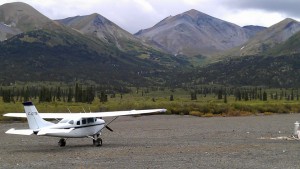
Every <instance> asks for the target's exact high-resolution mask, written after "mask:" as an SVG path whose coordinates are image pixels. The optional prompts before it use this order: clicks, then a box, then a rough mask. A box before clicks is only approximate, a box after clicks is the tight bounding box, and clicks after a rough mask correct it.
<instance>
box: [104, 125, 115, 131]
mask: <svg viewBox="0 0 300 169" xmlns="http://www.w3.org/2000/svg"><path fill="white" fill-rule="evenodd" d="M105 128H107V129H108V130H109V131H111V132H113V129H111V128H110V127H108V126H105Z"/></svg>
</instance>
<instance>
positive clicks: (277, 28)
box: [227, 18, 300, 56]
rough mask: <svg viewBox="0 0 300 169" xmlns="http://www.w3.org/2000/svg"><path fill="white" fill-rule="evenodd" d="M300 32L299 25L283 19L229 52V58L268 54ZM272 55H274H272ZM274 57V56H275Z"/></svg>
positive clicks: (293, 21) (291, 20)
mask: <svg viewBox="0 0 300 169" xmlns="http://www.w3.org/2000/svg"><path fill="white" fill-rule="evenodd" d="M299 31H300V23H299V22H297V21H295V20H293V19H289V18H287V19H285V20H283V21H281V22H279V23H277V24H275V25H273V26H271V27H269V28H268V29H266V30H264V31H262V32H260V33H258V34H257V35H256V36H255V37H253V38H252V39H250V40H249V41H248V42H247V43H245V44H243V45H242V47H239V48H235V49H234V50H232V51H230V52H229V54H227V55H230V56H247V55H261V54H263V53H266V54H268V51H270V50H272V48H273V47H275V46H276V45H279V44H282V43H284V42H285V41H286V40H288V39H289V38H290V37H291V36H293V35H294V34H295V33H297V32H299ZM273 54H274V53H273ZM275 55H276V54H275Z"/></svg>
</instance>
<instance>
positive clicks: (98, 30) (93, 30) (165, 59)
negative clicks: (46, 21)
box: [57, 13, 189, 66]
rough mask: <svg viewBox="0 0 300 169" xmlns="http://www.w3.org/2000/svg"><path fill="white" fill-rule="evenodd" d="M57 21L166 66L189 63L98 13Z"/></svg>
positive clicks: (129, 52) (130, 53)
mask: <svg viewBox="0 0 300 169" xmlns="http://www.w3.org/2000/svg"><path fill="white" fill-rule="evenodd" d="M57 21H58V22H59V23H61V24H63V25H65V26H67V27H69V28H72V29H73V30H76V31H77V32H79V33H81V34H83V35H86V36H88V37H90V38H93V39H98V40H100V41H102V42H103V43H104V44H107V45H110V46H116V47H117V48H118V49H120V50H121V51H123V52H125V53H127V54H128V55H130V56H132V57H137V58H140V59H144V60H145V61H147V60H148V61H151V62H156V63H159V64H162V65H165V66H178V65H180V64H181V65H186V64H189V63H188V61H186V60H185V58H174V57H171V56H170V55H168V54H165V53H163V52H161V51H159V50H156V49H153V48H152V47H150V46H148V45H146V44H144V43H142V42H141V41H140V40H139V39H138V38H136V37H135V36H133V35H132V34H130V33H129V32H127V31H125V30H124V29H122V28H120V27H119V26H118V25H116V24H114V23H113V22H111V21H110V20H108V19H106V18H105V17H103V16H101V15H99V14H96V13H95V14H91V15H86V16H76V17H69V18H66V19H62V20H57Z"/></svg>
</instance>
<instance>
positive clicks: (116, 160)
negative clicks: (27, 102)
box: [0, 114, 300, 169]
mask: <svg viewBox="0 0 300 169" xmlns="http://www.w3.org/2000/svg"><path fill="white" fill-rule="evenodd" d="M296 120H299V121H300V114H287V115H271V116H249V117H214V118H199V117H193V116H176V115H152V116H142V117H120V118H119V119H118V120H116V121H114V122H113V123H112V124H111V125H110V127H111V128H112V129H113V130H114V132H110V131H108V130H104V131H103V133H102V138H103V146H102V147H94V146H93V145H92V140H91V139H89V138H83V139H68V140H67V145H66V147H59V146H58V145H57V142H58V140H59V139H58V138H53V137H38V136H18V135H7V134H5V133H4V132H5V131H6V130H8V129H10V128H17V129H21V128H28V126H27V123H10V124H8V123H5V124H0V143H1V144H0V168H43V169H46V168H130V169H131V168H205V169H209V168H212V169H215V168H231V169H233V168H238V169H240V168H251V169H252V168H265V169H270V168H280V169H281V168H285V169H288V168H291V169H294V168H300V162H299V155H300V151H299V150H300V141H297V140H286V139H282V138H281V137H286V136H291V135H292V133H293V128H294V122H295V121H296ZM107 121H109V119H107Z"/></svg>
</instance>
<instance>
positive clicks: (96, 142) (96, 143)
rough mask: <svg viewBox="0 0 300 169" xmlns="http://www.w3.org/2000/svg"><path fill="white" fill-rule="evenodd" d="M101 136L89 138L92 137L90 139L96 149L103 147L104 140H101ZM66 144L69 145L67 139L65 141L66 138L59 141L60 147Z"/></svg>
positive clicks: (96, 135)
mask: <svg viewBox="0 0 300 169" xmlns="http://www.w3.org/2000/svg"><path fill="white" fill-rule="evenodd" d="M99 136H100V134H95V135H94V136H93V137H91V136H88V137H90V138H92V139H93V145H94V146H96V147H99V146H102V139H101V138H99ZM66 143H67V141H66V139H64V138H61V139H60V140H59V141H58V145H59V146H60V147H64V146H66Z"/></svg>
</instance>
